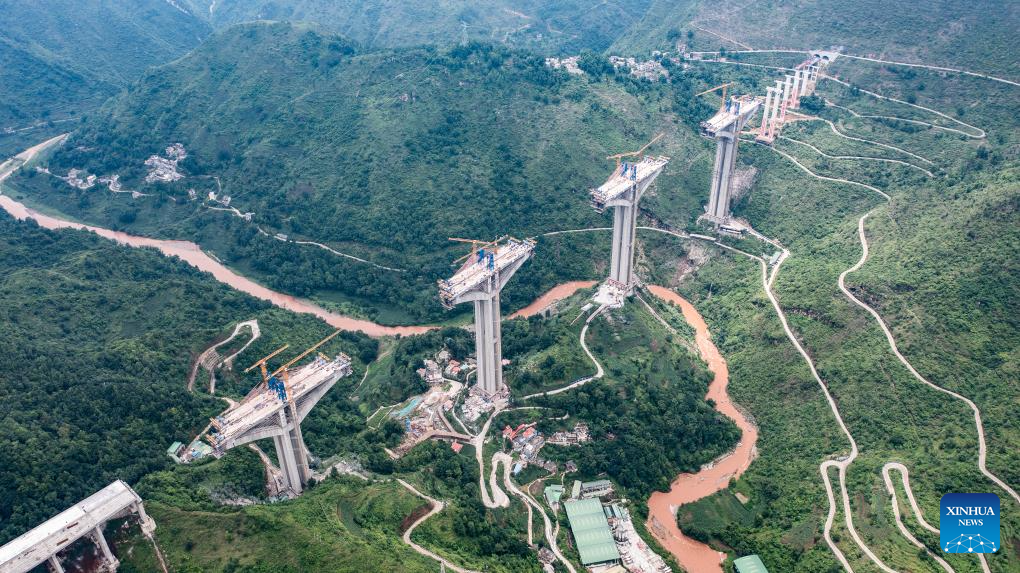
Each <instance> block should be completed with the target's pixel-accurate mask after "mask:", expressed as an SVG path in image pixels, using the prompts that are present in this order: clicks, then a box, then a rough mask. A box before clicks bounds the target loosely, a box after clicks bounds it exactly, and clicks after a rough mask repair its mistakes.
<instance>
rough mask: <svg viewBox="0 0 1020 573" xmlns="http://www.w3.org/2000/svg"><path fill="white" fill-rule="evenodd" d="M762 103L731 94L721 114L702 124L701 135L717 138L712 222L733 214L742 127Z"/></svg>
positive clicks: (709, 212) (710, 204) (710, 211)
mask: <svg viewBox="0 0 1020 573" xmlns="http://www.w3.org/2000/svg"><path fill="white" fill-rule="evenodd" d="M760 105H761V100H759V99H755V98H751V97H748V96H744V97H742V98H736V97H732V98H730V100H729V101H727V102H726V105H725V106H724V107H723V109H721V110H719V113H717V114H715V115H714V116H712V118H711V119H709V120H708V121H704V122H702V123H701V135H703V136H705V137H710V138H712V139H715V141H716V148H715V166H714V167H713V169H712V188H711V189H710V190H709V195H708V208H707V209H706V211H707V218H708V220H709V221H712V222H713V223H716V224H720V223H724V222H726V220H727V219H728V218H729V216H730V179H731V178H732V176H733V169H734V167H735V165H736V157H737V142H738V140H739V138H740V130H742V129H744V125H746V124H747V121H748V120H749V119H751V117H752V116H753V115H754V113H755V112H756V111H757V110H758V107H759V106H760Z"/></svg>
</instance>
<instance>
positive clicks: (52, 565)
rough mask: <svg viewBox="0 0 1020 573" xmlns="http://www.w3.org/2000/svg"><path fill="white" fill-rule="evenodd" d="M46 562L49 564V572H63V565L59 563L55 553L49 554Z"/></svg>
mask: <svg viewBox="0 0 1020 573" xmlns="http://www.w3.org/2000/svg"><path fill="white" fill-rule="evenodd" d="M46 563H47V564H48V565H49V569H50V573H64V567H63V566H61V565H60V560H59V559H57V556H56V555H50V558H49V559H48V560H47V561H46Z"/></svg>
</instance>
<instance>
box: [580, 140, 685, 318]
mask: <svg viewBox="0 0 1020 573" xmlns="http://www.w3.org/2000/svg"><path fill="white" fill-rule="evenodd" d="M661 137H662V134H659V135H657V136H655V138H653V139H652V140H651V141H649V142H648V143H647V144H645V146H644V147H642V148H641V149H639V150H638V151H631V152H627V153H620V154H617V155H610V156H609V157H607V159H615V160H616V169H614V170H613V172H612V174H610V175H609V178H608V179H606V182H605V183H603V184H602V185H599V186H598V187H596V188H594V189H591V190H590V191H589V195H590V197H591V206H592V207H593V208H594V209H595V210H596V211H597V212H599V213H603V212H605V210H606V209H607V208H610V207H612V208H613V246H612V251H611V255H610V265H609V278H608V279H607V280H606V282H605V283H604V284H603V285H602V287H600V289H599V293H598V294H597V295H596V300H599V301H600V302H602V303H603V304H609V305H612V306H619V305H620V304H622V302H623V298H625V297H627V296H629V295H630V294H631V292H633V290H634V285H635V283H636V280H635V277H634V244H635V241H636V234H637V213H638V203H640V202H641V198H642V197H643V196H644V194H645V191H647V190H648V188H649V187H650V186H651V184H652V183H653V182H654V181H655V179H656V178H657V177H658V176H659V174H661V173H662V170H663V169H664V168H665V167H666V164H667V163H669V157H666V156H664V155H659V156H651V155H647V156H642V154H643V153H644V151H645V150H646V149H648V147H649V146H650V145H652V144H653V143H655V142H656V141H658V140H659V138H661ZM625 157H640V159H638V160H636V161H623V158H625Z"/></svg>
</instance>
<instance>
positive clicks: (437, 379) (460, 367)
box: [417, 349, 474, 386]
mask: <svg viewBox="0 0 1020 573" xmlns="http://www.w3.org/2000/svg"><path fill="white" fill-rule="evenodd" d="M422 362H423V364H424V365H425V367H424V368H419V369H418V370H417V372H418V376H421V378H422V379H423V380H425V382H427V383H428V384H429V386H435V385H436V384H439V383H441V382H442V381H443V379H444V378H449V379H451V380H460V379H461V374H462V373H464V372H465V369H466V368H467V367H470V366H473V365H474V359H472V358H468V359H466V360H465V363H466V364H462V363H461V362H460V361H458V360H454V359H453V358H451V357H450V351H449V350H445V349H444V350H440V351H439V352H437V353H436V356H435V360H431V359H428V358H426V359H425V360H423V361H422Z"/></svg>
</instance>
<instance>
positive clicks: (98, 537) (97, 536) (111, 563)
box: [92, 526, 120, 571]
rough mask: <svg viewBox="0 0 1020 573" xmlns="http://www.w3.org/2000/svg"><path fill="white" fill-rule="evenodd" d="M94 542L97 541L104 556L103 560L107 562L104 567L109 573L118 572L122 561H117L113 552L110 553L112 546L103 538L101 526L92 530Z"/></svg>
mask: <svg viewBox="0 0 1020 573" xmlns="http://www.w3.org/2000/svg"><path fill="white" fill-rule="evenodd" d="M92 540H93V541H95V543H96V545H97V546H98V547H99V550H100V551H101V552H102V554H103V559H104V560H105V561H106V564H105V565H104V567H105V568H106V570H107V571H116V570H117V567H118V566H119V565H120V561H118V560H117V558H116V557H114V555H113V551H110V546H109V545H108V544H107V543H106V537H104V536H103V529H102V527H101V526H96V528H95V529H93V530H92Z"/></svg>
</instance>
